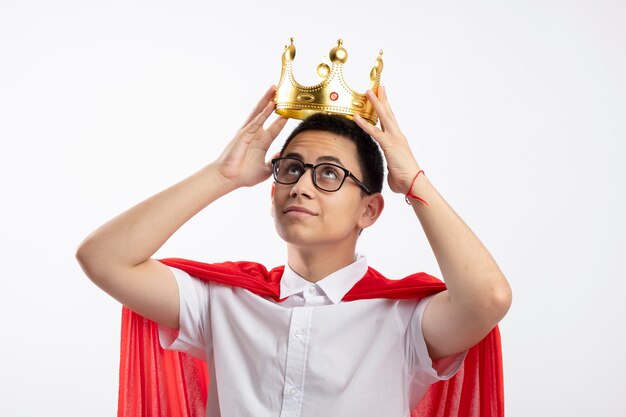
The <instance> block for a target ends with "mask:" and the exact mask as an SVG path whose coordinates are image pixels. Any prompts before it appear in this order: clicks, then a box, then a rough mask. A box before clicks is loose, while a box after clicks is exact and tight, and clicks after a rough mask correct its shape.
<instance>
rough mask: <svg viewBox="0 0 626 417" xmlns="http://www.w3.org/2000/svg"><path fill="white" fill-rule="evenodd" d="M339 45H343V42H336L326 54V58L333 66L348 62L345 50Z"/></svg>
mask: <svg viewBox="0 0 626 417" xmlns="http://www.w3.org/2000/svg"><path fill="white" fill-rule="evenodd" d="M341 45H343V41H342V40H341V39H339V40H338V41H337V46H335V47H334V48H333V49H331V50H330V53H329V54H328V57H329V58H330V60H331V61H332V63H333V64H345V62H346V61H347V60H348V51H346V49H345V48H344V47H343V46H341Z"/></svg>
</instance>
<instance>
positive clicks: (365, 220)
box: [359, 193, 385, 229]
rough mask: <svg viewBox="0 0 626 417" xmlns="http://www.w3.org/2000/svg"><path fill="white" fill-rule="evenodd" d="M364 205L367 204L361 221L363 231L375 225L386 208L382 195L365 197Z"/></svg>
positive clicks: (360, 225)
mask: <svg viewBox="0 0 626 417" xmlns="http://www.w3.org/2000/svg"><path fill="white" fill-rule="evenodd" d="M363 204H365V207H364V209H365V210H364V211H363V214H362V215H361V218H360V219H359V227H361V228H362V229H364V228H366V227H369V226H371V225H373V224H374V223H375V222H376V220H378V218H379V217H380V215H381V214H382V212H383V209H384V208H385V199H384V198H383V196H382V194H381V193H376V194H372V195H369V196H367V197H365V198H364V199H363Z"/></svg>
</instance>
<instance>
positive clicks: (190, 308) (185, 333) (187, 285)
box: [159, 267, 212, 360]
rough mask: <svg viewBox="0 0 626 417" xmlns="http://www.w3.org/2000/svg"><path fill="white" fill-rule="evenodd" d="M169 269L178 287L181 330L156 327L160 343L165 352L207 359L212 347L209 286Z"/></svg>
mask: <svg viewBox="0 0 626 417" xmlns="http://www.w3.org/2000/svg"><path fill="white" fill-rule="evenodd" d="M169 268H170V270H171V271H172V273H173V274H174V277H175V279H176V284H177V285H178V297H179V301H180V311H179V324H180V328H179V329H178V330H175V329H171V328H169V327H166V326H162V325H159V342H160V343H161V346H162V347H163V348H164V349H172V350H177V351H180V352H185V353H188V354H190V355H192V356H195V357H196V358H198V359H202V360H207V356H208V354H209V353H211V352H210V351H211V346H212V337H211V326H210V306H209V301H210V295H211V285H210V283H209V282H208V281H203V280H200V279H198V278H194V277H192V276H191V275H189V274H188V273H187V272H185V271H183V270H181V269H178V268H173V267H169Z"/></svg>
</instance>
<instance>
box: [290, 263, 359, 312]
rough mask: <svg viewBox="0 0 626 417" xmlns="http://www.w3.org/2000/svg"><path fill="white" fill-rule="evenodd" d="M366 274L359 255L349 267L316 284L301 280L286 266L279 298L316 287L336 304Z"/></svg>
mask: <svg viewBox="0 0 626 417" xmlns="http://www.w3.org/2000/svg"><path fill="white" fill-rule="evenodd" d="M366 272H367V259H366V258H365V256H363V255H360V254H357V255H356V260H355V261H354V262H352V263H351V264H350V265H348V266H345V267H343V268H341V269H340V270H338V271H335V272H333V273H332V274H330V275H327V276H326V277H324V278H322V279H321V280H319V281H317V282H316V283H312V282H309V281H307V280H306V279H304V278H302V277H301V276H300V275H298V274H297V273H296V272H295V271H294V270H293V269H291V267H290V266H289V265H288V264H287V265H285V271H284V272H283V276H282V279H281V280H280V298H281V299H284V298H287V297H289V296H291V295H294V294H299V293H301V292H303V291H304V289H305V288H307V287H310V286H311V285H317V286H318V287H319V288H320V289H321V290H322V291H324V293H325V294H326V296H327V297H328V298H329V299H330V301H331V302H332V303H333V304H337V303H338V302H339V301H341V299H342V298H343V297H344V295H346V293H347V292H348V291H350V289H351V288H352V287H353V286H354V284H356V283H357V282H358V281H359V280H360V279H361V278H363V275H365V273H366Z"/></svg>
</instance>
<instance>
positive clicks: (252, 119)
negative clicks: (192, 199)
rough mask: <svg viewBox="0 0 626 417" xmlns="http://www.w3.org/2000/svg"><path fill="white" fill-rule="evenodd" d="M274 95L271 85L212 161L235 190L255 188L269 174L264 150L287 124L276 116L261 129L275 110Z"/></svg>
mask: <svg viewBox="0 0 626 417" xmlns="http://www.w3.org/2000/svg"><path fill="white" fill-rule="evenodd" d="M275 93H276V87H275V86H271V87H270V88H269V89H268V90H267V92H266V93H265V94H264V95H263V97H262V98H261V100H260V101H259V102H258V103H257V105H256V106H255V107H254V109H253V110H252V113H250V116H249V117H248V120H246V122H245V123H244V124H243V126H242V127H241V128H240V129H239V130H238V131H237V134H236V135H235V137H234V138H233V140H232V141H231V142H230V143H229V144H228V146H227V147H226V149H224V151H223V152H222V155H220V157H219V158H218V159H217V161H216V162H215V163H216V165H217V168H218V171H219V173H220V174H221V175H222V176H223V177H224V178H225V179H227V180H228V181H229V182H231V183H232V184H233V186H234V187H250V186H253V185H256V184H258V183H260V182H262V181H264V180H266V179H267V178H268V177H269V176H270V175H271V173H272V167H271V164H270V163H269V162H266V160H265V157H266V155H267V150H268V149H269V147H270V145H271V144H272V142H273V141H274V139H275V138H276V136H278V134H279V133H280V131H281V130H282V129H283V127H284V126H285V123H287V118H284V117H279V118H278V119H276V120H275V121H274V122H273V123H272V124H271V125H270V126H269V127H268V128H267V129H264V128H263V124H264V123H265V121H266V120H267V118H268V117H269V116H270V115H271V114H272V112H273V111H274V108H275V107H276V104H275V103H274V95H275Z"/></svg>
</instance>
